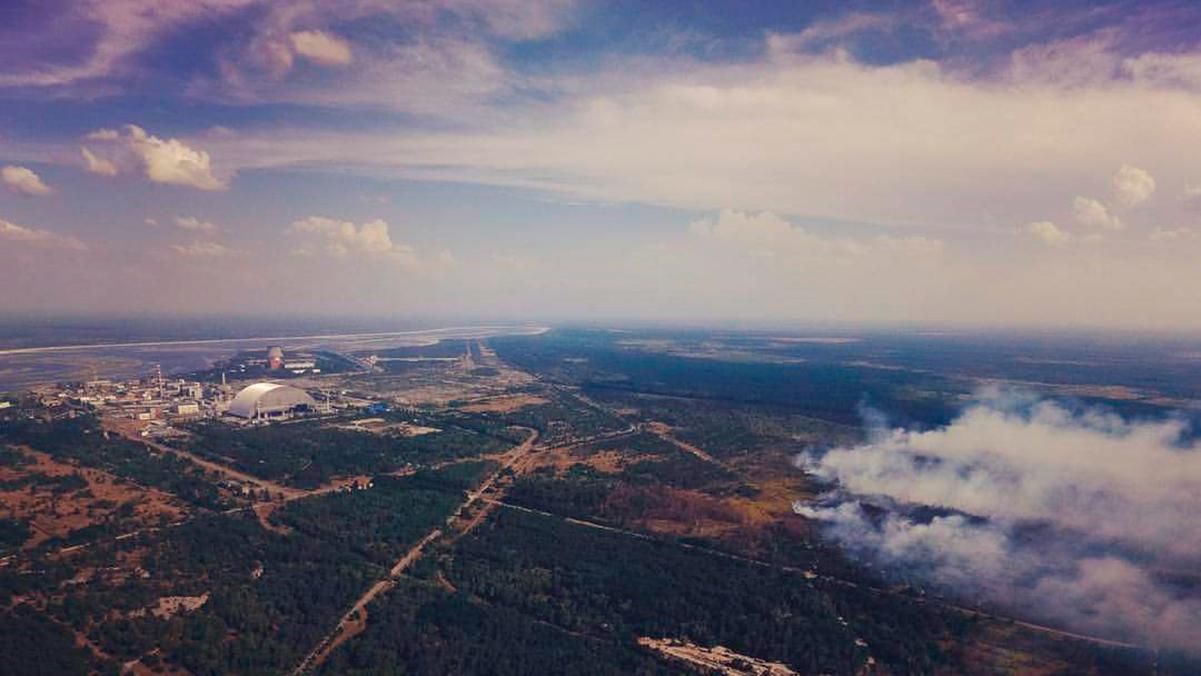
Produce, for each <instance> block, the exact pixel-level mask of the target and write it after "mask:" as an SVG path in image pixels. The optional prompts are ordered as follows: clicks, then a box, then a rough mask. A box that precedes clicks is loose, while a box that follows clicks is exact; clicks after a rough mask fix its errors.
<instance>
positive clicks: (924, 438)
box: [795, 390, 1201, 650]
mask: <svg viewBox="0 0 1201 676" xmlns="http://www.w3.org/2000/svg"><path fill="white" fill-rule="evenodd" d="M1187 433H1188V426H1187V424H1186V423H1185V422H1184V421H1183V420H1182V419H1167V420H1159V421H1128V420H1125V419H1123V418H1121V417H1119V416H1117V415H1114V414H1112V413H1108V412H1106V411H1103V410H1100V409H1095V408H1082V409H1072V408H1069V407H1068V406H1066V405H1064V404H1060V403H1055V402H1051V401H1040V400H1038V399H1036V398H1034V397H1031V396H1029V395H1022V394H1015V393H1013V392H999V391H996V390H993V391H989V392H985V393H983V394H981V395H980V396H979V397H978V398H977V399H976V401H975V402H974V403H973V404H972V405H970V406H969V407H968V408H967V409H966V410H965V411H964V412H963V413H962V414H961V415H960V416H959V417H958V418H957V419H956V420H954V421H953V422H952V423H951V424H949V425H947V426H946V427H943V428H939V429H935V430H929V431H909V430H903V429H891V430H889V429H885V428H883V427H880V426H877V427H876V428H875V429H873V430H872V433H871V435H870V437H869V440H868V441H867V442H866V443H864V444H862V445H859V446H855V447H849V448H836V449H833V450H830V451H828V452H826V453H819V452H807V453H804V454H802V455H800V456H799V457H798V458H797V464H798V466H799V467H801V468H802V469H804V470H806V471H808V472H810V473H811V474H814V475H815V476H817V477H819V478H821V479H824V480H826V481H829V482H831V483H832V484H833V485H835V486H836V488H835V489H834V491H833V492H831V493H830V494H828V495H827V496H825V498H824V499H823V500H822V501H820V502H819V503H797V504H796V505H795V510H796V511H797V513H799V514H801V515H802V516H805V517H807V518H810V519H815V520H818V521H822V522H824V523H825V525H826V527H827V529H828V531H829V533H830V534H832V535H833V536H834V537H835V538H837V539H838V540H839V541H840V542H842V543H843V544H844V545H845V546H846V547H847V548H848V549H849V550H850V551H851V552H852V553H854V554H857V555H859V556H861V557H864V558H867V559H869V560H873V561H877V562H879V563H881V564H883V565H885V566H886V567H888V568H889V569H890V570H892V571H893V572H897V573H902V574H905V575H911V576H912V575H917V576H920V577H921V578H923V579H925V580H927V581H928V582H930V583H931V584H934V585H937V586H940V587H946V588H949V589H951V590H953V591H955V592H956V593H957V594H959V595H961V596H964V597H965V598H967V599H969V600H982V601H987V602H990V603H992V604H994V605H997V604H1000V605H1005V606H1007V607H1008V608H1009V609H1010V610H1011V611H1014V612H1021V613H1024V614H1025V615H1027V616H1030V617H1035V618H1040V619H1043V620H1047V621H1054V622H1058V623H1060V624H1061V625H1063V626H1065V627H1067V628H1070V629H1075V630H1078V631H1089V632H1094V633H1100V634H1103V635H1105V636H1109V637H1114V638H1120V639H1127V640H1133V641H1137V642H1140V643H1144V644H1150V645H1157V646H1164V647H1170V648H1192V649H1194V650H1195V649H1196V648H1195V647H1196V646H1198V645H1201V593H1196V592H1194V593H1193V594H1192V595H1190V594H1189V593H1187V592H1185V591H1183V590H1182V587H1181V585H1178V584H1173V583H1172V582H1170V581H1169V578H1170V577H1172V576H1176V577H1177V578H1179V576H1180V575H1181V574H1184V575H1185V577H1186V578H1187V576H1189V575H1192V576H1196V573H1195V571H1196V570H1197V564H1198V563H1201V519H1199V518H1197V516H1198V515H1201V448H1198V445H1197V444H1196V442H1193V441H1190V440H1188V436H1187ZM865 504H871V505H874V506H876V507H882V508H885V510H886V511H885V512H884V513H882V514H881V513H879V512H878V511H877V510H865V509H864V505H865ZM918 506H928V507H934V508H938V509H940V510H942V512H944V513H942V514H940V515H938V516H934V517H933V518H930V517H929V516H926V517H920V516H915V513H916V512H915V510H914V508H915V507H918ZM926 511H927V512H928V511H929V510H926ZM1186 581H1187V582H1188V583H1189V584H1195V583H1197V582H1198V580H1197V579H1196V577H1194V578H1193V579H1188V580H1186Z"/></svg>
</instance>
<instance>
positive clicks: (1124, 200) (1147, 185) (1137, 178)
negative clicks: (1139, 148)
mask: <svg viewBox="0 0 1201 676" xmlns="http://www.w3.org/2000/svg"><path fill="white" fill-rule="evenodd" d="M1154 192H1155V178H1154V177H1152V176H1151V174H1150V173H1148V172H1147V171H1146V170H1144V169H1139V168H1138V167H1132V166H1130V165H1129V164H1123V165H1122V168H1121V169H1119V170H1118V173H1116V174H1114V176H1113V194H1114V198H1115V199H1117V201H1118V204H1121V205H1122V206H1127V207H1132V206H1135V205H1138V204H1142V203H1143V202H1146V201H1147V200H1148V199H1149V198H1150V197H1151V194H1152V193H1154Z"/></svg>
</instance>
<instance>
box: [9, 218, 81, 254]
mask: <svg viewBox="0 0 1201 676" xmlns="http://www.w3.org/2000/svg"><path fill="white" fill-rule="evenodd" d="M0 239H4V240H8V241H10V242H17V243H19V244H28V245H33V246H42V247H50V248H57V249H73V250H76V251H83V250H85V249H87V246H85V245H84V243H83V242H81V241H79V240H78V239H76V238H74V237H69V236H66V235H58V234H55V233H53V232H50V231H49V230H37V229H35V228H27V227H25V226H23V225H17V224H16V223H12V222H10V221H6V220H4V219H0Z"/></svg>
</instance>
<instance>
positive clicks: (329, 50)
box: [288, 30, 353, 66]
mask: <svg viewBox="0 0 1201 676" xmlns="http://www.w3.org/2000/svg"><path fill="white" fill-rule="evenodd" d="M288 39H289V41H290V42H291V45H292V49H293V50H294V51H295V52H296V54H298V55H300V56H303V57H304V58H306V59H308V60H309V61H312V62H313V63H316V64H319V65H322V66H347V65H350V62H351V60H352V58H353V56H352V54H351V51H350V43H348V42H346V41H345V40H343V39H342V38H339V37H338V36H336V35H331V34H330V33H326V32H324V31H317V30H307V31H296V32H294V33H292V34H291V35H289V36H288Z"/></svg>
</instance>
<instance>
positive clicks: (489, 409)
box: [460, 394, 550, 413]
mask: <svg viewBox="0 0 1201 676" xmlns="http://www.w3.org/2000/svg"><path fill="white" fill-rule="evenodd" d="M549 403H550V400H549V399H547V398H545V397H540V396H538V395H534V394H513V395H505V396H500V397H488V398H486V399H477V400H475V401H473V402H471V403H469V404H467V405H465V406H461V407H460V410H462V411H465V412H467V413H512V412H513V411H519V410H521V409H523V408H526V407H528V406H540V405H542V404H549Z"/></svg>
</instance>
